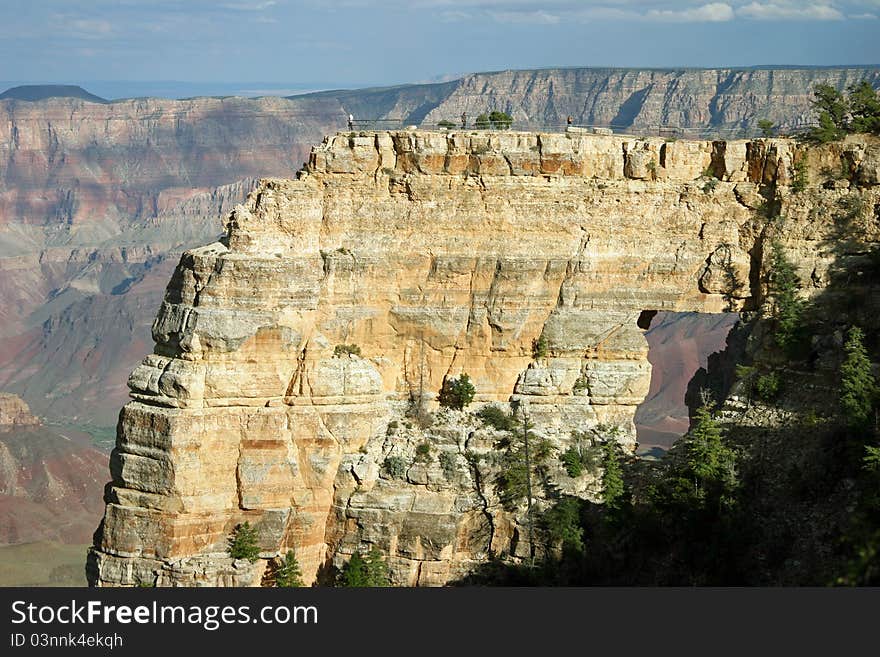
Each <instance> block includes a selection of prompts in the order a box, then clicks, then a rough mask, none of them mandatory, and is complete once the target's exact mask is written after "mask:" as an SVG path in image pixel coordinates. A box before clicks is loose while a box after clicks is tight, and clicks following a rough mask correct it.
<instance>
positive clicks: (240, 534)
mask: <svg viewBox="0 0 880 657" xmlns="http://www.w3.org/2000/svg"><path fill="white" fill-rule="evenodd" d="M228 546H229V547H228V552H229V556H230V557H232V558H233V559H247V560H248V561H250V562H251V563H254V562H255V561H256V560H257V559H259V558H260V545H259V543H258V542H257V530H256V529H254V528H253V527H251V525H250V523H249V522H247V521H245V522H243V523H241V524H238V525H236V526H235V529H233V530H232V536H230V537H229V540H228Z"/></svg>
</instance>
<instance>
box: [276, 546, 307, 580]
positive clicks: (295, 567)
mask: <svg viewBox="0 0 880 657" xmlns="http://www.w3.org/2000/svg"><path fill="white" fill-rule="evenodd" d="M275 586H278V587H283V588H293V587H299V586H304V585H303V581H302V570H300V567H299V562H298V561H297V560H296V555H294V553H293V550H290V551H289V552H288V553H287V555H285V557H284V561H282V562H281V567H280V568H279V569H278V572H276V573H275Z"/></svg>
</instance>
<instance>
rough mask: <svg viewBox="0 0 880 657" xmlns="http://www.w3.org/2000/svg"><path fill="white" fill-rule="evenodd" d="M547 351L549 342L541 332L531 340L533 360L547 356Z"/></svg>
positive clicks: (548, 350) (548, 351)
mask: <svg viewBox="0 0 880 657" xmlns="http://www.w3.org/2000/svg"><path fill="white" fill-rule="evenodd" d="M549 353H550V343H549V342H548V341H547V338H546V337H544V334H543V333H542V334H541V335H539V336H538V337H537V338H535V339H534V340H532V358H534V359H535V360H538V359H539V358H547V355H548V354H549Z"/></svg>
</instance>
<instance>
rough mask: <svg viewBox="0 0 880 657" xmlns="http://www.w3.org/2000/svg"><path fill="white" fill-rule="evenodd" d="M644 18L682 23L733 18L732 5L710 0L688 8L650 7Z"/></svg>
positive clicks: (719, 21) (715, 21) (717, 21)
mask: <svg viewBox="0 0 880 657" xmlns="http://www.w3.org/2000/svg"><path fill="white" fill-rule="evenodd" d="M645 18H647V19H649V20H660V21H675V22H682V23H721V22H724V21H730V20H733V18H734V12H733V7H731V6H730V5H729V4H727V3H726V2H712V3H709V4H707V5H702V6H701V7H692V8H689V9H681V10H675V9H652V10H650V11H649V12H648V13H647V14H645Z"/></svg>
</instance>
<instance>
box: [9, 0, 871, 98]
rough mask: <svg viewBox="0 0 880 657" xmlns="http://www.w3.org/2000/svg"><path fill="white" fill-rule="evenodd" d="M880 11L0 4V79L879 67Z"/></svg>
mask: <svg viewBox="0 0 880 657" xmlns="http://www.w3.org/2000/svg"><path fill="white" fill-rule="evenodd" d="M878 16H880V0H846V1H843V0H840V1H838V0H768V1H764V0H726V1H723V2H705V1H701V0H696V1H690V0H634V1H629V0H556V1H553V0H550V1H547V2H537V1H534V0H408V1H405V0H384V1H379V0H340V1H336V2H333V1H330V0H216V1H215V0H0V80H14V81H40V82H58V83H76V84H87V83H88V82H89V81H94V80H135V81H145V80H183V81H199V82H208V83H219V82H229V81H236V82H238V83H243V85H244V87H248V86H253V87H254V89H249V91H260V86H264V87H266V88H267V90H271V89H272V88H274V89H281V88H282V87H283V86H284V85H288V86H289V87H290V88H291V89H296V88H300V89H301V88H326V87H329V86H337V85H344V86H366V85H374V84H396V83H403V82H418V81H435V80H439V79H445V78H449V77H457V76H458V75H459V74H462V73H467V72H474V71H488V70H501V69H507V68H541V67H550V66H626V67H680V66H690V67H715V66H753V65H762V64H767V65H769V64H774V65H778V64H791V65H837V64H878V63H880V19H878ZM273 83H274V84H273Z"/></svg>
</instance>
